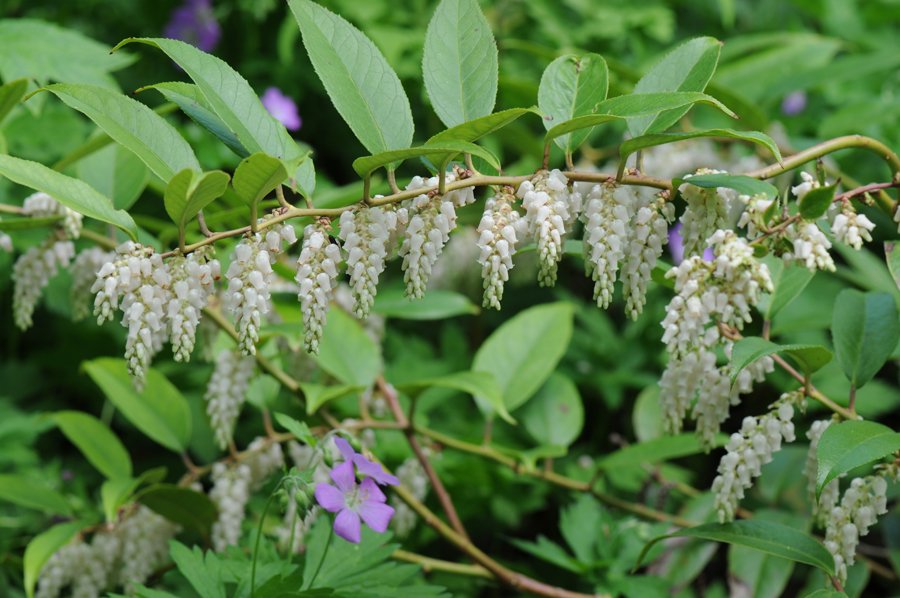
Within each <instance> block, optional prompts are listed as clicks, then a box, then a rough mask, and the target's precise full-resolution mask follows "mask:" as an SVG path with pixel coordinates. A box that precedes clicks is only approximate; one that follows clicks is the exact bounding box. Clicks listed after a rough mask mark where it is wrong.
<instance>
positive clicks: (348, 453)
mask: <svg viewBox="0 0 900 598" xmlns="http://www.w3.org/2000/svg"><path fill="white" fill-rule="evenodd" d="M334 445H335V446H336V447H337V449H338V450H339V451H340V452H341V456H342V457H343V458H344V461H353V457H354V455H356V451H354V450H353V447H352V446H350V443H349V442H347V440H346V439H344V438H341V437H340V436H335V437H334Z"/></svg>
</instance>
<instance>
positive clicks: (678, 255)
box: [669, 222, 684, 266]
mask: <svg viewBox="0 0 900 598" xmlns="http://www.w3.org/2000/svg"><path fill="white" fill-rule="evenodd" d="M669 253H670V254H671V255H672V263H673V264H674V265H675V266H677V265H678V264H680V263H681V262H682V261H684V238H683V237H682V236H681V223H680V222H676V223H675V226H673V227H672V228H670V229H669Z"/></svg>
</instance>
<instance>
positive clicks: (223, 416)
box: [205, 349, 256, 449]
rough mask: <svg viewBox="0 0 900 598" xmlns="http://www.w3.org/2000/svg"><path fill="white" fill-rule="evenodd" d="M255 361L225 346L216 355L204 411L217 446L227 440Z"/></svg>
mask: <svg viewBox="0 0 900 598" xmlns="http://www.w3.org/2000/svg"><path fill="white" fill-rule="evenodd" d="M255 366H256V362H255V361H254V359H253V358H252V357H249V356H247V355H244V354H243V353H241V352H239V351H230V350H228V349H225V350H223V351H220V352H219V354H218V356H217V357H216V366H215V369H214V370H213V375H212V378H210V379H209V385H208V386H207V387H206V395H205V398H206V413H207V415H209V423H210V426H211V427H212V429H213V432H214V433H215V436H216V444H218V445H219V448H223V449H224V448H226V447H227V446H228V445H229V443H231V441H232V438H233V434H234V425H235V422H237V418H238V416H239V415H240V413H241V407H243V405H244V400H245V399H246V397H247V387H248V385H249V384H250V377H251V376H253V371H254V369H255Z"/></svg>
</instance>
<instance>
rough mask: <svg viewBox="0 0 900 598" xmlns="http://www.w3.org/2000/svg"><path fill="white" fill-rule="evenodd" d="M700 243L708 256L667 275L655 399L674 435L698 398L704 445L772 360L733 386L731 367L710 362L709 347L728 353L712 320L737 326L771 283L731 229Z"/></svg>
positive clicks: (712, 352) (686, 262) (694, 258)
mask: <svg viewBox="0 0 900 598" xmlns="http://www.w3.org/2000/svg"><path fill="white" fill-rule="evenodd" d="M707 242H708V243H709V245H711V246H712V247H713V251H714V254H715V260H714V261H712V262H706V261H704V260H703V258H702V257H700V256H696V255H695V256H692V257H690V258H688V259H686V260H684V261H683V262H682V263H681V264H679V265H678V266H676V267H674V268H672V269H671V270H670V271H669V272H668V273H667V274H666V277H667V278H674V279H675V292H676V295H675V297H673V298H672V300H671V301H670V302H669V305H667V306H666V317H665V319H664V320H663V322H662V327H663V329H664V330H665V332H664V333H663V337H662V340H663V342H664V343H665V344H666V350H667V351H668V353H669V362H668V364H667V365H666V371H665V372H664V373H663V376H662V379H661V380H660V388H661V393H660V401H661V403H662V406H663V411H664V415H665V423H666V428H667V429H668V430H670V431H671V432H678V431H680V430H681V425H682V420H683V419H684V416H685V414H686V413H687V410H688V408H689V407H690V404H691V401H692V400H693V398H694V397H695V396H697V403H696V405H695V406H694V410H693V414H692V415H693V416H694V417H695V418H696V419H697V421H698V428H697V431H698V433H699V434H700V436H701V439H702V440H703V441H704V442H705V443H706V444H707V445H708V444H709V443H711V442H712V439H713V438H714V437H715V434H716V433H717V432H718V430H719V425H720V424H721V422H723V421H724V420H725V419H726V418H727V417H728V409H729V406H730V405H731V404H734V403H736V402H737V400H738V394H739V393H741V392H749V390H750V387H751V383H752V381H753V380H754V379H756V380H761V379H762V378H763V377H764V376H765V373H766V372H768V371H771V369H772V367H773V364H772V362H771V359H770V358H764V359H761V360H759V361H758V362H757V363H756V364H755V365H753V366H752V368H751V369H750V370H749V372H748V373H746V374H743V373H742V376H741V377H739V379H738V381H737V382H738V383H737V384H736V385H734V387H732V385H731V382H730V379H731V370H730V367H728V366H725V367H721V368H719V367H716V353H715V349H716V347H717V346H719V345H723V348H724V349H725V350H726V353H728V351H730V347H729V343H727V342H726V340H725V339H724V338H723V337H722V335H721V332H720V330H719V324H724V325H727V326H731V327H734V328H738V329H741V328H743V325H744V323H745V322H749V321H750V320H751V316H750V308H751V306H753V305H755V304H756V302H757V301H758V300H759V297H760V295H761V293H762V292H763V291H771V290H772V281H771V278H770V276H769V270H768V268H767V267H766V265H765V264H761V263H760V262H759V261H757V260H756V259H755V258H754V257H753V249H752V248H751V247H750V246H749V245H748V244H747V242H746V241H745V240H744V239H741V238H740V237H738V236H737V235H735V233H734V232H732V231H723V230H719V231H716V232H715V233H714V234H713V235H712V236H711V237H710V238H709V239H708V241H707Z"/></svg>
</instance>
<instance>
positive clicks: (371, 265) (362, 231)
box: [340, 207, 398, 318]
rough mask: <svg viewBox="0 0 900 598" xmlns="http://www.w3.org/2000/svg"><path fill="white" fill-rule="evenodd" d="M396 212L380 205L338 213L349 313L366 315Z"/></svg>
mask: <svg viewBox="0 0 900 598" xmlns="http://www.w3.org/2000/svg"><path fill="white" fill-rule="evenodd" d="M397 224H398V223H397V212H396V211H395V210H388V209H385V208H380V207H370V208H361V209H355V210H347V211H346V212H344V213H343V214H341V234H340V236H341V239H342V240H343V241H344V254H345V255H346V256H347V257H346V260H347V273H348V274H349V276H350V288H351V290H352V291H353V313H355V314H356V316H357V317H358V318H367V317H368V316H369V312H370V311H371V309H372V304H373V303H374V302H375V294H376V293H377V292H378V277H379V276H381V273H382V272H383V271H384V265H385V264H384V263H385V260H386V259H387V254H388V249H389V247H388V243H389V242H390V239H391V231H392V230H394V229H395V228H397Z"/></svg>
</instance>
